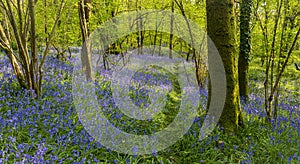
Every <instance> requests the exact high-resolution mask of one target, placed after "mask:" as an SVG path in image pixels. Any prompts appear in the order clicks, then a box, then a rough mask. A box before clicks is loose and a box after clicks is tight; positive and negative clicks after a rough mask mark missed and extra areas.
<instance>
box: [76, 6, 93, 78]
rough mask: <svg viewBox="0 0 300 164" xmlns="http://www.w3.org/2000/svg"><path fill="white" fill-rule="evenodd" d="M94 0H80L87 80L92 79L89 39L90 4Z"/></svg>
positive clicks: (83, 53)
mask: <svg viewBox="0 0 300 164" xmlns="http://www.w3.org/2000/svg"><path fill="white" fill-rule="evenodd" d="M91 2H92V0H80V1H79V5H78V6H79V9H78V12H79V19H80V28H81V36H82V44H83V46H82V52H81V61H82V71H83V73H84V75H85V76H86V79H87V80H90V79H92V61H91V60H92V59H91V51H90V40H89V32H90V31H89V18H90V11H91V9H90V6H91Z"/></svg>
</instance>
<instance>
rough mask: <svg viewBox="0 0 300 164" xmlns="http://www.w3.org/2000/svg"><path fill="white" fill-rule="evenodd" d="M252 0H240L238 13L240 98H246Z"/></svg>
mask: <svg viewBox="0 0 300 164" xmlns="http://www.w3.org/2000/svg"><path fill="white" fill-rule="evenodd" d="M252 4H253V2H252V0H242V4H241V9H240V10H241V15H240V21H241V22H240V54H239V62H238V71H239V89H240V96H241V98H243V99H245V100H247V98H248V68H249V60H250V59H249V58H250V51H251V43H250V41H251V29H250V20H251V14H252Z"/></svg>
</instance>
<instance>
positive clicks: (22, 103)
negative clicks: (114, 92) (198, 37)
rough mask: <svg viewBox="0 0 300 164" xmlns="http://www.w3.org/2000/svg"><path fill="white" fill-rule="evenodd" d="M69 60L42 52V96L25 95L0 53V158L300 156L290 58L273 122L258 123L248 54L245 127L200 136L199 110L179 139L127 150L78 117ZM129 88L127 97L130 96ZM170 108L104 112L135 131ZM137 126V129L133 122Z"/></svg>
mask: <svg viewBox="0 0 300 164" xmlns="http://www.w3.org/2000/svg"><path fill="white" fill-rule="evenodd" d="M295 60H296V59H295ZM72 62H73V61H72V60H71V59H68V60H67V61H65V62H62V61H58V60H57V59H55V58H53V57H49V58H47V62H46V64H45V68H44V72H45V76H44V80H43V96H42V97H41V99H39V100H36V99H32V98H31V97H30V96H29V95H30V91H27V90H24V89H21V88H19V85H18V84H17V81H16V79H15V76H14V75H13V74H12V69H11V67H10V64H9V61H8V59H7V58H6V57H0V91H1V92H0V163H124V164H125V163H126V164H127V163H180V164H181V163H299V162H300V153H299V152H300V137H299V136H300V103H299V99H300V86H299V84H300V80H299V79H300V74H299V71H298V72H297V71H296V70H295V69H294V68H293V66H292V65H291V66H289V67H288V68H287V71H286V74H285V77H284V79H283V81H284V83H283V84H284V85H282V87H281V95H280V101H279V114H278V117H277V120H276V121H275V120H272V121H271V123H270V124H265V123H264V121H265V119H264V118H265V111H264V107H263V105H264V99H263V80H264V79H263V77H264V70H263V69H261V67H260V61H259V60H257V61H256V60H255V61H253V62H252V64H251V66H250V71H249V76H250V84H249V87H250V96H249V101H248V102H247V103H243V104H242V109H243V114H244V122H245V127H244V128H243V129H240V131H239V133H238V134H236V135H228V134H224V133H222V131H221V130H220V129H219V128H216V129H215V130H214V131H213V133H212V134H210V135H209V136H208V137H207V138H205V139H204V140H201V141H200V140H199V139H198V138H199V132H200V128H201V125H202V124H203V120H204V115H202V114H199V116H197V117H196V119H195V120H194V122H193V125H192V127H191V128H190V129H189V130H188V132H187V133H186V134H185V135H184V136H183V137H182V139H180V140H179V141H177V142H176V143H175V144H174V145H172V146H170V147H169V148H167V149H165V150H163V151H159V152H156V151H155V150H154V151H153V153H152V154H151V155H126V154H121V153H117V152H115V151H112V150H109V149H107V148H105V147H104V146H103V145H101V144H100V143H98V142H96V141H95V140H94V139H93V137H92V136H91V135H90V134H89V133H88V132H87V131H86V130H85V129H84V127H83V125H82V124H81V122H80V121H79V118H78V114H77V112H76V110H75V108H74V103H73V97H72V70H73V66H72ZM299 63H300V61H299ZM96 89H97V92H98V98H101V97H102V98H103V99H102V100H103V101H104V100H110V99H109V98H107V97H105V96H108V97H109V96H110V92H109V90H107V86H106V85H98V87H97V88H96ZM134 95H135V94H133V96H132V98H133V99H135V98H137V97H134ZM137 95H140V94H137ZM107 103H108V104H109V103H110V102H107ZM176 104H177V99H176V93H173V95H172V94H171V95H170V99H168V105H167V106H168V109H170V110H171V111H175V110H176ZM202 105H203V106H205V104H202ZM108 106H109V105H108ZM172 113H173V114H174V112H169V113H168V112H165V113H164V114H163V115H160V116H158V117H156V118H155V120H154V122H150V121H149V124H150V125H146V123H145V122H138V121H136V122H133V121H130V120H128V119H127V118H124V119H123V118H122V116H118V115H117V111H114V110H110V111H108V113H106V116H107V117H109V118H110V120H111V121H112V122H113V123H114V124H115V125H116V126H119V127H120V128H122V129H123V130H124V131H127V132H128V133H132V134H140V133H142V132H145V133H151V132H154V131H158V130H160V129H162V128H164V127H165V126H166V125H167V124H168V123H169V122H170V119H172V118H173V116H172ZM168 114H170V116H169V115H168ZM120 117H121V118H120ZM124 124H125V125H126V126H125V127H124V128H123V127H122V125H124ZM154 124H155V125H157V126H156V127H154V126H153V125H154ZM141 127H143V128H144V129H142V130H140V129H138V128H141ZM145 128H146V129H145Z"/></svg>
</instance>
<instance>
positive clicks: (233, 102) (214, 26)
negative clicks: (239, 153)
mask: <svg viewBox="0 0 300 164" xmlns="http://www.w3.org/2000/svg"><path fill="white" fill-rule="evenodd" d="M233 4H234V1H233V0H207V1H206V11H207V33H208V35H209V37H210V38H211V39H212V41H213V42H214V43H215V45H216V48H217V49H218V51H219V54H220V56H221V58H222V61H223V63H224V67H225V73H226V80H227V93H226V100H225V106H224V109H223V113H222V115H221V118H220V120H219V123H220V124H221V126H222V127H224V129H225V131H227V132H233V133H234V132H236V131H237V129H238V126H239V125H242V124H243V119H242V111H241V106H240V96H239V85H238V67H237V64H238V61H237V59H238V53H237V41H236V30H235V27H236V22H235V16H234V10H233ZM208 53H210V50H208Z"/></svg>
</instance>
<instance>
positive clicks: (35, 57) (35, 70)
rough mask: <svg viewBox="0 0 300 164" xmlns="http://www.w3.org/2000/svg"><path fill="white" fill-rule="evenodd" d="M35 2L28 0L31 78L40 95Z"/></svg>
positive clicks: (33, 86) (37, 93)
mask: <svg viewBox="0 0 300 164" xmlns="http://www.w3.org/2000/svg"><path fill="white" fill-rule="evenodd" d="M34 3H35V2H33V0H29V1H28V6H29V15H30V47H31V51H30V52H31V57H32V60H31V63H30V78H31V85H32V86H30V88H31V89H33V90H34V91H35V93H36V95H37V98H39V97H40V91H39V87H38V86H37V84H38V83H37V82H38V55H37V46H36V27H35V4H34Z"/></svg>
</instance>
